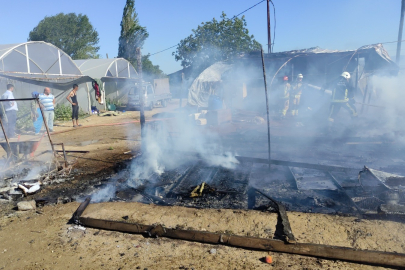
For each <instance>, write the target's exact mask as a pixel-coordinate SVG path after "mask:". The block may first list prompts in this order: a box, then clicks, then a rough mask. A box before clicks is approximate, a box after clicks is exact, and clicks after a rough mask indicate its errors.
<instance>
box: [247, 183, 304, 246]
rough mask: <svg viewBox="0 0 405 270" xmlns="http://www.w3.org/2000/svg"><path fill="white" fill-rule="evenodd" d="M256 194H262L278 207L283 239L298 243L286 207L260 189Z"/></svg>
mask: <svg viewBox="0 0 405 270" xmlns="http://www.w3.org/2000/svg"><path fill="white" fill-rule="evenodd" d="M255 190H256V192H258V193H259V194H261V195H262V196H264V197H266V198H267V199H269V200H270V201H271V202H273V203H274V204H275V205H276V209H277V213H278V223H279V224H280V225H281V226H280V227H281V230H282V231H283V237H284V238H285V239H284V240H285V241H286V242H288V243H290V244H293V243H296V242H297V241H296V240H295V237H294V234H293V232H292V229H291V225H290V221H289V220H288V216H287V211H286V210H285V206H284V205H283V204H281V203H279V202H278V201H276V200H274V199H273V198H271V197H270V196H268V195H266V194H264V193H263V192H261V191H260V190H258V189H255Z"/></svg>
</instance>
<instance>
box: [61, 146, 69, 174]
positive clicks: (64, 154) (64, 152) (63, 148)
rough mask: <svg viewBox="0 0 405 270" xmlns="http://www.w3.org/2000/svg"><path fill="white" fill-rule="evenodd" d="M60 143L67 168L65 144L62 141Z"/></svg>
mask: <svg viewBox="0 0 405 270" xmlns="http://www.w3.org/2000/svg"><path fill="white" fill-rule="evenodd" d="M61 145H62V151H63V158H64V159H65V168H67V166H68V165H69V164H68V162H67V157H66V151H65V145H64V144H63V143H61Z"/></svg>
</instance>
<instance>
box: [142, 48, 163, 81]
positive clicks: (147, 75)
mask: <svg viewBox="0 0 405 270" xmlns="http://www.w3.org/2000/svg"><path fill="white" fill-rule="evenodd" d="M149 57H150V55H149V54H148V55H144V56H142V73H143V74H142V75H143V78H144V80H145V81H149V82H152V81H153V80H154V79H157V78H162V77H164V76H165V74H164V73H163V71H162V70H161V69H160V67H159V65H154V64H153V63H152V61H151V60H150V59H149Z"/></svg>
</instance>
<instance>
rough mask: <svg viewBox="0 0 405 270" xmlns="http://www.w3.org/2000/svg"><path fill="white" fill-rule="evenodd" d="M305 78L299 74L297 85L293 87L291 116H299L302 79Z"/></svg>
mask: <svg viewBox="0 0 405 270" xmlns="http://www.w3.org/2000/svg"><path fill="white" fill-rule="evenodd" d="M303 78H304V76H302V74H298V76H297V79H296V81H295V83H294V84H293V86H292V89H291V93H290V114H291V116H298V106H299V105H300V100H301V94H302V79H303Z"/></svg>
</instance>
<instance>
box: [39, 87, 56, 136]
mask: <svg viewBox="0 0 405 270" xmlns="http://www.w3.org/2000/svg"><path fill="white" fill-rule="evenodd" d="M39 102H40V103H41V105H42V109H43V111H44V115H45V121H46V124H47V125H48V129H49V131H50V132H53V119H54V117H55V112H54V110H55V97H54V96H53V95H52V94H51V89H49V88H48V87H45V89H44V93H43V94H40V95H39Z"/></svg>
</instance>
